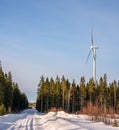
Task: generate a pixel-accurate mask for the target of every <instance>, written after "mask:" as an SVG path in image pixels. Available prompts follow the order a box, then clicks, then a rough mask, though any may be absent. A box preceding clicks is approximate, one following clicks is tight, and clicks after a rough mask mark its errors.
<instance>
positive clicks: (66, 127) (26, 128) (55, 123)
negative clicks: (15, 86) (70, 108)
mask: <svg viewBox="0 0 119 130" xmlns="http://www.w3.org/2000/svg"><path fill="white" fill-rule="evenodd" d="M88 118H89V117H88V116H87V115H75V114H68V113H65V112H63V111H59V112H49V113H47V114H43V113H39V112H37V111H36V110H35V109H27V110H25V111H24V112H23V113H21V114H8V115H4V116H0V130H119V127H112V126H109V125H105V124H104V123H103V122H98V123H96V122H92V121H89V120H87V119H88Z"/></svg>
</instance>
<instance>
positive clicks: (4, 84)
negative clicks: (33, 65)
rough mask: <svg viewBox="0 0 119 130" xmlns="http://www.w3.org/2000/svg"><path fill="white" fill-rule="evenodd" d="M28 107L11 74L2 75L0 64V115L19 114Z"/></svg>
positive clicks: (23, 94)
mask: <svg viewBox="0 0 119 130" xmlns="http://www.w3.org/2000/svg"><path fill="white" fill-rule="evenodd" d="M27 107H28V99H27V96H26V95H25V93H22V92H21V91H20V89H19V86H18V84H17V83H14V82H13V81H12V74H11V72H9V73H8V74H6V73H4V72H3V70H2V66H1V62H0V115H4V114H6V113H11V112H20V111H21V110H23V109H25V108H27Z"/></svg>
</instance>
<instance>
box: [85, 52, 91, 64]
mask: <svg viewBox="0 0 119 130" xmlns="http://www.w3.org/2000/svg"><path fill="white" fill-rule="evenodd" d="M91 51H92V49H91V50H90V51H89V54H88V57H87V60H86V63H87V62H88V59H89V56H90V54H91Z"/></svg>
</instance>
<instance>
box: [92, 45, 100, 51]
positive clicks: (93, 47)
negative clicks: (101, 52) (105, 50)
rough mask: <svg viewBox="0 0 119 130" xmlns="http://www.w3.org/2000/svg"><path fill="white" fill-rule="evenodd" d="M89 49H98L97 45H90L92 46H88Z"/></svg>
mask: <svg viewBox="0 0 119 130" xmlns="http://www.w3.org/2000/svg"><path fill="white" fill-rule="evenodd" d="M90 49H91V50H93V49H99V47H98V46H94V45H92V46H91V47H90Z"/></svg>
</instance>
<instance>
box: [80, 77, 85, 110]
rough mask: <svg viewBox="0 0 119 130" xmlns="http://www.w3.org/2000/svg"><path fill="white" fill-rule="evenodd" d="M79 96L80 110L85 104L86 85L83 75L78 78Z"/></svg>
mask: <svg viewBox="0 0 119 130" xmlns="http://www.w3.org/2000/svg"><path fill="white" fill-rule="evenodd" d="M80 96H81V97H80V110H81V112H82V108H83V107H84V106H85V105H86V86H85V78H84V77H81V80H80Z"/></svg>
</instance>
